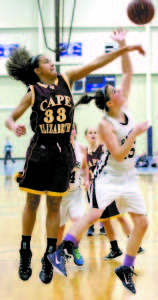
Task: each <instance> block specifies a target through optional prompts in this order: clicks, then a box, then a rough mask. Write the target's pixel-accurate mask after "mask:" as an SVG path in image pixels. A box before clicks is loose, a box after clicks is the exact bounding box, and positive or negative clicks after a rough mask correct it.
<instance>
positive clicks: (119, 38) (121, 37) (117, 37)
mask: <svg viewBox="0 0 158 300" xmlns="http://www.w3.org/2000/svg"><path fill="white" fill-rule="evenodd" d="M126 33H127V30H123V29H122V28H118V29H117V30H114V31H113V33H112V35H111V38H112V39H113V40H114V41H115V42H117V43H118V44H119V45H122V44H125V41H126Z"/></svg>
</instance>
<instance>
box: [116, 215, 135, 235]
mask: <svg viewBox="0 0 158 300" xmlns="http://www.w3.org/2000/svg"><path fill="white" fill-rule="evenodd" d="M117 220H118V222H119V223H120V225H121V227H122V230H123V232H124V233H125V235H126V236H129V235H130V233H131V230H132V229H131V226H130V224H129V222H128V221H127V220H126V218H125V217H123V216H120V217H118V218H117Z"/></svg>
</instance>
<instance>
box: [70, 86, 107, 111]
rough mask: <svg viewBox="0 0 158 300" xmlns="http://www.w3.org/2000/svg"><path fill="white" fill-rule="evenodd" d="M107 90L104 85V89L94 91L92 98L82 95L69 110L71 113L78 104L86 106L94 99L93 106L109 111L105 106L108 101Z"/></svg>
mask: <svg viewBox="0 0 158 300" xmlns="http://www.w3.org/2000/svg"><path fill="white" fill-rule="evenodd" d="M107 89H108V85H106V86H105V88H104V89H98V90H96V93H95V95H94V96H88V95H87V94H85V95H83V96H82V97H81V98H80V100H79V101H78V102H77V103H76V104H75V105H74V106H73V107H72V109H71V110H72V111H73V110H74V109H75V108H76V106H78V105H80V104H88V103H89V102H90V101H91V100H93V99H95V105H96V106H97V108H99V109H101V110H104V109H105V110H106V111H109V108H108V106H107V105H106V102H107V101H109V100H110V97H109V95H108V91H107Z"/></svg>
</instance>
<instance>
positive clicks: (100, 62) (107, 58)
mask: <svg viewBox="0 0 158 300" xmlns="http://www.w3.org/2000/svg"><path fill="white" fill-rule="evenodd" d="M128 51H129V47H128V46H123V47H121V48H119V49H117V50H114V51H112V52H110V53H107V54H104V55H101V56H99V57H98V58H97V59H96V60H95V61H94V62H93V67H94V70H95V69H98V68H101V67H103V66H105V65H107V64H109V63H110V62H112V61H113V60H115V59H116V58H118V57H119V56H121V55H125V53H126V52H128Z"/></svg>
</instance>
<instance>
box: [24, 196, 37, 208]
mask: <svg viewBox="0 0 158 300" xmlns="http://www.w3.org/2000/svg"><path fill="white" fill-rule="evenodd" d="M39 202H40V196H39V195H29V196H28V198H27V202H26V206H27V207H28V209H29V210H31V211H36V210H37V208H38V206H39Z"/></svg>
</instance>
